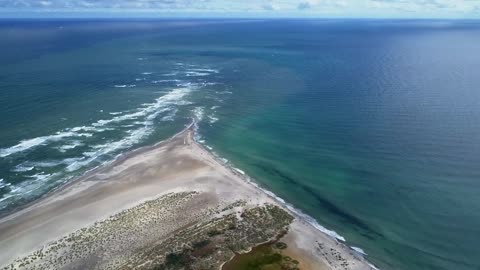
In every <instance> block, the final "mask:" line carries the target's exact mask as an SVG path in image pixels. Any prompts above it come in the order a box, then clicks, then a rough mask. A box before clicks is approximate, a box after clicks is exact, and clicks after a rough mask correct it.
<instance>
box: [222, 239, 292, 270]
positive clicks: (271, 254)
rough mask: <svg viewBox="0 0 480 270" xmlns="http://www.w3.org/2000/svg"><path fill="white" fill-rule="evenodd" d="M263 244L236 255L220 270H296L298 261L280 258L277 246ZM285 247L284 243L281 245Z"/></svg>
mask: <svg viewBox="0 0 480 270" xmlns="http://www.w3.org/2000/svg"><path fill="white" fill-rule="evenodd" d="M279 243H281V242H278V243H275V244H273V245H272V244H264V245H260V246H258V247H255V248H253V249H252V251H250V252H248V253H244V254H238V255H236V256H235V257H234V258H233V259H232V260H231V261H230V262H228V263H226V264H225V265H224V266H223V268H222V270H296V269H299V268H298V261H296V260H292V259H291V258H290V257H288V256H282V254H281V253H280V251H279V249H275V248H274V247H276V245H277V244H279ZM281 244H283V245H281V246H282V247H286V244H285V243H281Z"/></svg>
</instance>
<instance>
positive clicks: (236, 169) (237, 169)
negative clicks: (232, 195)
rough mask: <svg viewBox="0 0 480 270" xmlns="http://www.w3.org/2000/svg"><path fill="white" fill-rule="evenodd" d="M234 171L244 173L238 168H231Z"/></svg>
mask: <svg viewBox="0 0 480 270" xmlns="http://www.w3.org/2000/svg"><path fill="white" fill-rule="evenodd" d="M233 169H234V170H235V171H237V172H239V173H240V174H241V175H245V172H244V171H242V170H240V169H239V168H233Z"/></svg>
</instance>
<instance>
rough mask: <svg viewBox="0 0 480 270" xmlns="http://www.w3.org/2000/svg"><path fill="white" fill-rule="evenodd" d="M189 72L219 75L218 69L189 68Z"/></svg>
mask: <svg viewBox="0 0 480 270" xmlns="http://www.w3.org/2000/svg"><path fill="white" fill-rule="evenodd" d="M188 70H189V71H197V72H208V73H219V72H220V71H219V70H218V69H211V68H190V69H188Z"/></svg>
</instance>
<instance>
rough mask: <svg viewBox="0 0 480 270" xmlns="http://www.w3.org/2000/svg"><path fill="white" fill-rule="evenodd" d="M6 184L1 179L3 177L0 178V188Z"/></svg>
mask: <svg viewBox="0 0 480 270" xmlns="http://www.w3.org/2000/svg"><path fill="white" fill-rule="evenodd" d="M6 186H7V185H6V184H5V182H4V181H3V178H0V188H3V187H6Z"/></svg>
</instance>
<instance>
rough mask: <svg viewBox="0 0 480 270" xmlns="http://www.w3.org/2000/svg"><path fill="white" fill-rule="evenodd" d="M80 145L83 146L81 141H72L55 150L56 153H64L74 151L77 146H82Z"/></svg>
mask: <svg viewBox="0 0 480 270" xmlns="http://www.w3.org/2000/svg"><path fill="white" fill-rule="evenodd" d="M92 136H93V135H92ZM82 145H83V143H82V142H81V141H79V140H74V141H71V142H70V143H69V144H65V145H62V146H60V147H57V149H58V151H60V152H62V153H65V152H67V151H68V150H71V149H74V148H76V147H78V146H82Z"/></svg>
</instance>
